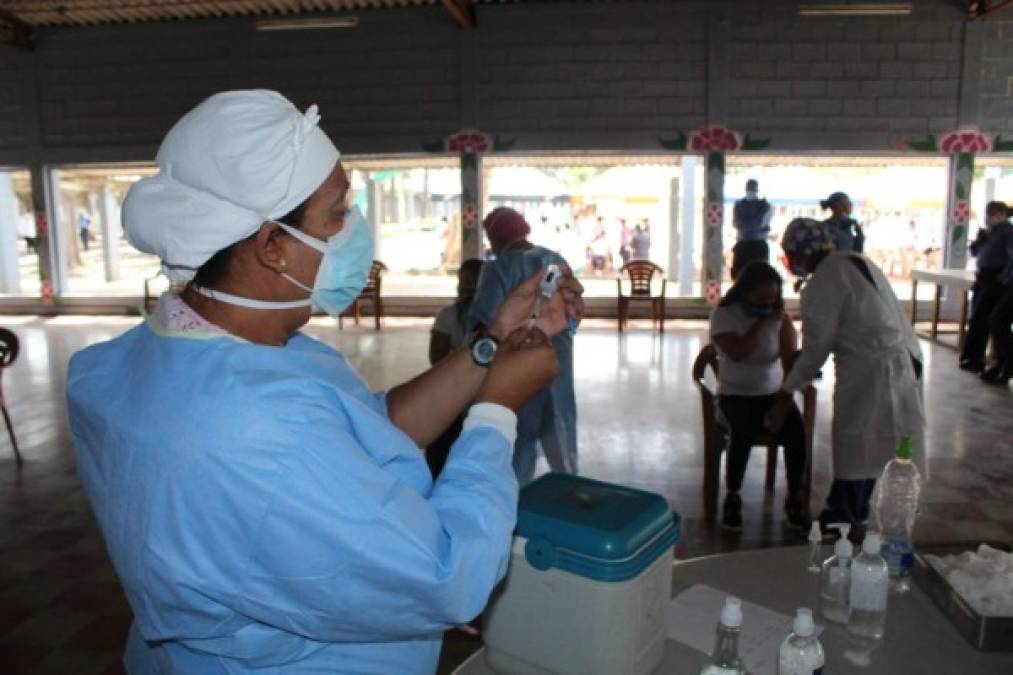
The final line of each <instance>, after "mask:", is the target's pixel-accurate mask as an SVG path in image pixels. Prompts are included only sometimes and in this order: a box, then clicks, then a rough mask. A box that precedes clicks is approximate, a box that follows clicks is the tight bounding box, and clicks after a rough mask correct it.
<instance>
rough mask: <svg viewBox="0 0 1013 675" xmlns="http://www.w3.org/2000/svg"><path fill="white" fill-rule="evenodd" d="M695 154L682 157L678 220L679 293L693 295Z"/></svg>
mask: <svg viewBox="0 0 1013 675" xmlns="http://www.w3.org/2000/svg"><path fill="white" fill-rule="evenodd" d="M696 188H697V185H696V156H695V155H686V156H685V157H683V158H682V218H681V219H680V220H679V242H680V244H679V295H680V296H682V297H689V296H691V295H693V284H694V283H695V282H697V281H698V279H697V278H696V275H695V273H694V270H695V269H696V265H695V261H694V258H695V256H694V251H693V242H694V240H695V238H696Z"/></svg>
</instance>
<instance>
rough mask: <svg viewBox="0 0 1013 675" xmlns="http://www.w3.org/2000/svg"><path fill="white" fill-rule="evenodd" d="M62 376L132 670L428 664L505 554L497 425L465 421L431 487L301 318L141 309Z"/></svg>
mask: <svg viewBox="0 0 1013 675" xmlns="http://www.w3.org/2000/svg"><path fill="white" fill-rule="evenodd" d="M67 389H68V403H69V410H70V424H71V429H72V430H73V433H74V439H75V445H76V452H77V458H78V469H79V472H80V476H81V479H82V481H83V483H84V487H85V490H86V492H87V494H88V497H89V499H90V501H91V504H92V507H93V509H94V511H95V514H96V516H97V518H98V521H99V524H100V526H101V528H102V532H103V534H104V535H105V539H106V544H107V547H108V550H109V554H110V557H111V558H112V561H113V564H114V565H115V567H116V571H117V573H118V575H119V577H120V580H121V581H122V584H123V587H124V590H125V591H126V595H127V599H128V600H129V602H130V606H131V608H132V609H133V613H134V625H133V627H132V628H131V634H130V638H129V644H128V646H127V653H126V656H125V661H126V664H127V668H128V670H129V671H130V672H131V673H186V674H188V675H189V674H195V673H196V674H203V673H248V672H254V671H255V672H257V673H325V672H326V673H384V674H388V673H433V672H434V671H435V669H436V662H437V659H438V656H439V650H440V643H441V634H442V632H443V631H444V630H446V629H447V628H449V627H451V626H454V625H459V624H461V623H464V622H467V621H469V620H471V619H472V618H474V617H475V616H476V615H478V614H479V613H480V612H481V610H482V609H483V607H484V606H485V604H486V601H487V599H488V597H489V594H490V592H491V590H492V588H493V586H494V585H495V584H496V583H497V582H498V581H499V580H500V579H501V578H502V576H503V574H504V572H505V571H506V566H507V560H508V555H509V550H510V543H511V532H512V530H513V527H514V524H515V518H516V501H517V483H516V480H515V478H514V475H513V472H512V471H511V466H510V457H511V448H510V444H509V442H508V441H507V440H506V438H505V437H504V436H503V435H502V433H500V432H499V431H496V430H494V429H492V428H490V427H478V428H475V429H472V430H470V431H466V432H465V433H464V434H462V435H461V437H460V439H459V440H458V441H457V443H456V444H455V445H454V447H453V449H452V451H451V454H450V458H449V460H448V462H447V465H446V468H445V469H444V470H443V473H442V474H441V475H440V478H439V480H438V481H437V483H436V484H435V485H433V483H432V480H431V478H430V474H429V470H428V468H427V466H426V463H425V461H424V458H423V456H422V454H421V452H420V451H419V450H418V448H417V447H416V446H415V444H414V443H413V442H412V440H411V439H410V438H409V437H408V436H407V435H405V434H404V433H403V432H402V431H400V430H399V429H398V428H396V427H395V426H394V425H393V424H392V423H391V422H390V421H389V419H388V417H387V410H386V399H385V397H384V396H383V395H377V394H374V393H372V392H370V391H369V390H368V389H367V388H366V386H365V385H364V383H363V382H362V380H361V379H360V378H359V376H358V375H357V374H356V373H355V371H354V370H353V369H352V368H351V367H350V366H349V365H348V363H347V362H346V361H345V359H344V358H343V357H342V356H341V355H340V354H339V353H338V352H336V351H334V350H333V349H331V348H329V347H327V346H325V345H323V344H321V343H320V342H317V341H316V340H313V339H311V338H309V337H306V336H304V335H302V334H297V335H295V336H294V337H293V338H292V339H291V340H290V341H289V342H288V344H287V345H286V346H285V347H267V346H262V345H255V344H250V343H245V342H241V341H238V340H235V339H233V338H230V337H221V338H217V339H203V340H201V339H189V338H183V337H162V336H159V335H156V334H155V333H154V332H153V330H152V329H151V328H150V327H148V326H147V325H141V326H138V327H137V328H135V329H133V330H131V331H129V332H128V333H126V334H124V335H122V336H120V337H119V338H117V339H114V340H112V341H110V342H106V343H102V344H99V345H96V346H93V347H90V348H88V349H85V350H84V351H82V352H80V353H78V354H76V355H75V356H74V358H73V359H72V361H71V365H70V373H69V378H68V386H67Z"/></svg>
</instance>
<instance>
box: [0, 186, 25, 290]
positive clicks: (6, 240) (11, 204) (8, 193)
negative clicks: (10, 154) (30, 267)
mask: <svg viewBox="0 0 1013 675" xmlns="http://www.w3.org/2000/svg"><path fill="white" fill-rule="evenodd" d="M19 210H20V209H18V200H17V197H16V196H15V195H14V183H13V181H12V180H11V175H10V174H9V173H7V172H4V171H0V293H8V294H12V295H17V294H19V293H20V292H21V275H20V272H19V268H18V218H19V216H20V214H19Z"/></svg>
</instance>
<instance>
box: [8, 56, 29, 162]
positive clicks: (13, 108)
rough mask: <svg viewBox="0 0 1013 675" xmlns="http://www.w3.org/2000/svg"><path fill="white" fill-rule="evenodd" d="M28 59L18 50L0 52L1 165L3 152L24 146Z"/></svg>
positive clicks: (26, 135) (25, 137)
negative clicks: (5, 52) (25, 86)
mask: <svg viewBox="0 0 1013 675" xmlns="http://www.w3.org/2000/svg"><path fill="white" fill-rule="evenodd" d="M31 66H32V62H31V59H30V58H29V57H28V56H27V55H25V54H20V53H9V54H7V55H6V56H3V55H0V165H2V164H3V154H4V151H5V150H6V151H7V152H12V151H14V150H18V149H23V148H25V147H26V146H27V145H28V143H29V139H28V134H27V133H26V128H25V126H26V125H25V124H24V120H25V116H26V113H27V111H26V108H25V97H26V92H25V91H24V86H23V84H24V82H25V80H26V78H27V77H28V76H29V75H30V74H31Z"/></svg>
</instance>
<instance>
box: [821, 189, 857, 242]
mask: <svg viewBox="0 0 1013 675" xmlns="http://www.w3.org/2000/svg"><path fill="white" fill-rule="evenodd" d="M820 208H821V209H823V210H824V211H826V210H829V211H830V217H829V218H827V219H826V220H824V221H823V224H824V225H826V226H827V228H828V229H829V231H830V234H831V235H833V237H834V243H835V244H836V246H837V250H838V251H854V252H855V253H861V252H863V251H864V250H865V232H863V231H862V226H861V225H859V224H858V221H857V220H855V219H854V218H852V217H851V211H852V208H853V207H852V204H851V198H850V197H848V195H846V194H844V193H843V192H835V193H833V194H832V195H830V196H829V197H827V198H826V199H824V200H823V201H821V202H820Z"/></svg>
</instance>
